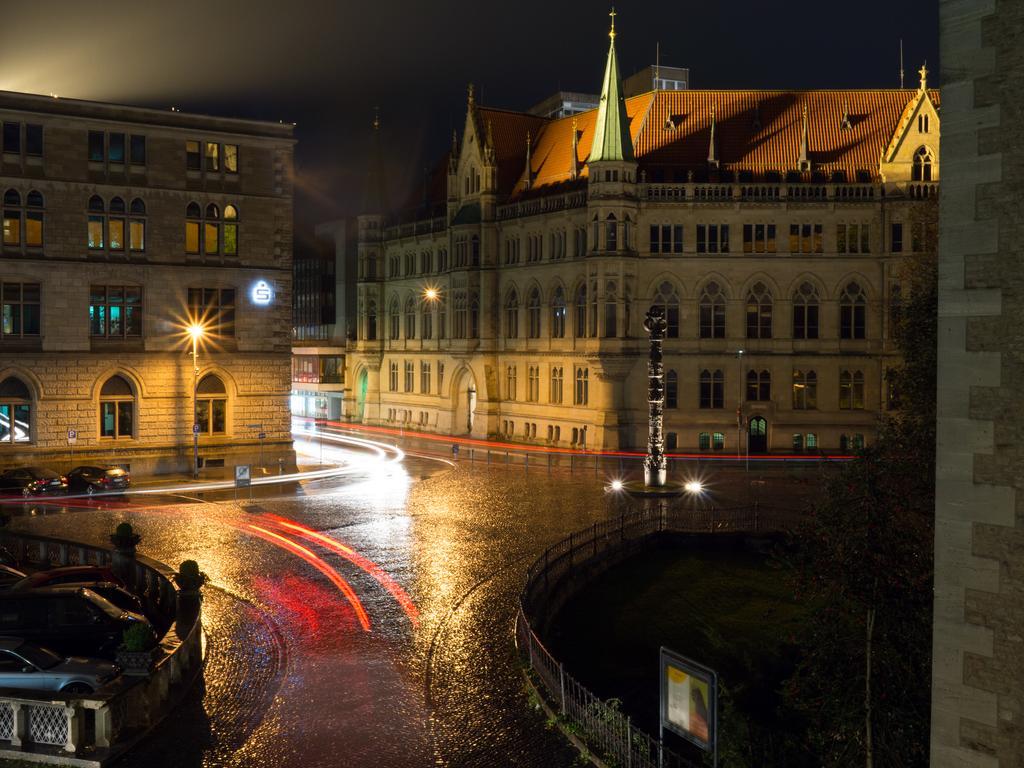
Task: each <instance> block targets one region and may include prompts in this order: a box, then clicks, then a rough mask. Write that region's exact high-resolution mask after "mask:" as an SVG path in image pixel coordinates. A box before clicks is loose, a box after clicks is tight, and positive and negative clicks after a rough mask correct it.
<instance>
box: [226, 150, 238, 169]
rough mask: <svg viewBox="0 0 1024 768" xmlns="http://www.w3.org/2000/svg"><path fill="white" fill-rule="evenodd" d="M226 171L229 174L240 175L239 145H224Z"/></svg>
mask: <svg viewBox="0 0 1024 768" xmlns="http://www.w3.org/2000/svg"><path fill="white" fill-rule="evenodd" d="M224 170H225V171H227V172H228V173H238V145H237V144H225V145H224Z"/></svg>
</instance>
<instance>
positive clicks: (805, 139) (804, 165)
mask: <svg viewBox="0 0 1024 768" xmlns="http://www.w3.org/2000/svg"><path fill="white" fill-rule="evenodd" d="M809 133H810V131H809V129H808V127H807V104H806V102H805V103H804V123H803V128H801V130H800V157H799V158H797V167H798V168H799V169H800V170H801V171H809V170H811V156H810V146H809V144H810V136H809Z"/></svg>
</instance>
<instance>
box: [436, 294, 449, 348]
mask: <svg viewBox="0 0 1024 768" xmlns="http://www.w3.org/2000/svg"><path fill="white" fill-rule="evenodd" d="M447 335H448V297H447V296H445V295H444V294H441V296H440V298H438V300H437V338H439V339H445V338H447Z"/></svg>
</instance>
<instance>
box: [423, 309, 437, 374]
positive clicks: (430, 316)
mask: <svg viewBox="0 0 1024 768" xmlns="http://www.w3.org/2000/svg"><path fill="white" fill-rule="evenodd" d="M438 301H439V299H435V300H434V301H429V300H427V301H424V302H422V303H421V307H422V311H423V319H422V320H421V321H420V338H421V339H426V340H427V341H429V340H430V339H432V338H434V305H435V304H437V303H438ZM427 391H428V392H429V391H430V390H427Z"/></svg>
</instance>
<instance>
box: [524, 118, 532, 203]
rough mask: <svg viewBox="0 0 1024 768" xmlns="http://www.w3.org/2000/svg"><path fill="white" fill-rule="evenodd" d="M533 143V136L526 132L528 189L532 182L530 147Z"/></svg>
mask: <svg viewBox="0 0 1024 768" xmlns="http://www.w3.org/2000/svg"><path fill="white" fill-rule="evenodd" d="M532 145H533V137H532V136H530V132H529V131H527V132H526V184H525V186H526V189H529V188H530V186H531V185H532V184H533V163H532V158H531V152H530V150H531V147H532Z"/></svg>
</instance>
